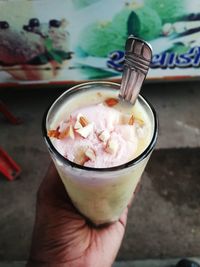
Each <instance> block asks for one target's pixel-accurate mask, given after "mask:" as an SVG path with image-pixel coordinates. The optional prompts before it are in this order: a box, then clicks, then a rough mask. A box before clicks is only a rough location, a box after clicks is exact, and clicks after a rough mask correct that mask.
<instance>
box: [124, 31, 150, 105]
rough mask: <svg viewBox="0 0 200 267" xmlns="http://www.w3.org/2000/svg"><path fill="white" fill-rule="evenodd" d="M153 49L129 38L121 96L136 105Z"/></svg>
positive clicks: (133, 38) (142, 42)
mask: <svg viewBox="0 0 200 267" xmlns="http://www.w3.org/2000/svg"><path fill="white" fill-rule="evenodd" d="M151 58H152V48H151V46H150V44H148V43H147V42H145V41H143V40H141V39H139V38H136V37H134V36H132V35H131V36H129V37H128V39H127V41H126V45H125V63H124V69H123V74H122V82H121V87H120V94H119V96H120V97H121V98H122V99H124V100H126V101H128V102H130V103H131V104H134V103H135V100H136V99H137V96H138V94H139V92H140V89H141V87H142V84H143V82H144V80H145V78H146V75H147V72H148V70H149V65H150V63H151Z"/></svg>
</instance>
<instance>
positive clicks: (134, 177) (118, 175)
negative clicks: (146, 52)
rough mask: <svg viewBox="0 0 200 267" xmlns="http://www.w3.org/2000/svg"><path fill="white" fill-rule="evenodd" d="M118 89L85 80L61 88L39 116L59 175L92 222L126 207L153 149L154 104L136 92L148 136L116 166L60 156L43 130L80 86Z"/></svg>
mask: <svg viewBox="0 0 200 267" xmlns="http://www.w3.org/2000/svg"><path fill="white" fill-rule="evenodd" d="M102 87H103V88H108V89H109V90H110V89H113V90H118V91H119V88H120V85H119V84H117V83H112V82H103V81H102V82H101V81H100V82H88V83H83V84H80V85H76V86H74V87H72V88H71V89H69V90H67V91H66V92H64V93H63V94H62V95H61V96H60V97H59V98H58V99H57V100H56V101H55V102H54V103H53V104H52V105H51V107H50V108H49V109H48V111H47V112H46V114H45V115H44V119H43V135H44V139H45V142H46V144H47V147H48V150H49V152H50V155H51V157H52V159H53V161H54V164H55V166H56V168H57V170H58V173H59V175H60V178H61V179H62V182H63V184H64V186H65V188H66V191H67V193H68V195H69V196H70V198H71V200H72V202H73V204H74V206H75V207H76V208H77V209H78V210H79V211H80V212H81V213H82V214H83V215H84V216H85V217H86V218H88V219H89V220H90V221H91V222H93V223H94V224H95V225H101V224H105V223H111V222H115V221H117V220H118V219H119V217H120V215H121V214H122V212H123V211H124V209H125V208H126V207H127V205H128V203H129V201H130V200H131V198H132V196H133V194H134V192H135V189H136V187H137V185H138V183H139V182H140V179H141V175H142V173H143V171H144V168H145V166H146V164H147V162H148V160H149V158H150V155H151V152H152V151H153V149H154V147H155V144H156V139H157V132H158V124H157V117H156V113H155V110H154V108H153V107H152V106H151V104H150V103H149V102H147V100H145V99H144V98H143V97H142V96H141V95H139V97H138V100H139V102H140V104H141V105H142V106H143V108H144V109H145V111H146V112H147V114H148V115H149V118H150V122H151V124H152V129H153V131H152V138H151V140H150V142H149V144H148V146H147V147H146V148H145V149H144V151H143V152H142V153H141V154H140V155H139V156H137V157H136V158H134V159H133V160H131V161H129V162H127V163H125V164H123V165H120V166H116V167H110V168H90V167H85V166H82V165H78V164H76V163H74V162H71V161H69V160H68V159H66V158H65V157H64V156H62V155H61V154H60V153H59V152H58V151H57V150H56V148H55V147H54V146H53V144H52V142H51V140H50V138H49V137H48V135H47V133H48V130H49V126H50V125H51V122H52V120H53V118H54V116H55V114H56V113H57V112H58V110H59V109H60V107H61V106H62V104H63V103H66V101H68V100H69V99H70V98H71V97H74V96H76V94H78V93H79V92H80V90H82V91H83V90H92V89H94V88H95V89H96V88H102Z"/></svg>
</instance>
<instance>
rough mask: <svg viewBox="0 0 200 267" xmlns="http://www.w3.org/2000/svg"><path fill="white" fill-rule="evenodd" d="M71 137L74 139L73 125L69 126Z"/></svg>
mask: <svg viewBox="0 0 200 267" xmlns="http://www.w3.org/2000/svg"><path fill="white" fill-rule="evenodd" d="M69 137H71V138H72V139H74V130H73V127H72V125H70V126H69Z"/></svg>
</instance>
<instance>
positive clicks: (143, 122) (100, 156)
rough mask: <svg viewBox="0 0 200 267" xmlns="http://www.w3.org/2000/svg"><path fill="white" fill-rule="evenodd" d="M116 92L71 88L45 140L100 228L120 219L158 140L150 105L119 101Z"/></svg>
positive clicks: (48, 122)
mask: <svg viewBox="0 0 200 267" xmlns="http://www.w3.org/2000/svg"><path fill="white" fill-rule="evenodd" d="M116 89H119V87H118V85H117V84H114V83H109V82H96V83H95V82H94V83H87V84H83V85H80V86H77V87H76V88H72V89H71V90H70V91H69V92H65V93H64V94H63V95H61V97H60V98H58V99H57V100H56V101H55V102H54V104H53V105H52V107H51V108H50V110H49V112H48V113H47V117H46V119H45V127H46V128H45V136H46V137H45V140H46V143H47V144H48V147H49V150H50V154H51V156H52V159H53V161H54V163H55V166H56V168H57V170H58V172H59V175H60V177H61V179H62V181H63V184H64V186H65V188H66V190H67V192H68V194H69V196H70V198H71V200H72V202H73V204H74V205H75V207H77V209H78V210H79V211H80V212H81V213H82V214H83V215H85V216H86V217H87V218H89V220H90V221H92V222H93V223H94V224H96V225H100V224H104V223H110V222H114V221H116V220H118V219H119V217H120V215H121V213H122V212H123V210H124V209H125V208H126V206H127V204H128V202H129V201H130V199H131V197H132V196H133V193H134V192H135V190H136V187H137V185H138V183H139V181H140V177H141V175H142V172H143V170H144V168H145V166H146V164H147V161H148V159H149V157H150V154H151V153H150V152H151V151H152V148H153V146H152V140H153V143H154V142H155V137H156V135H155V132H156V121H155V117H154V115H153V113H152V112H151V109H150V107H148V106H147V104H146V102H145V101H144V100H142V98H141V97H139V99H138V100H137V101H136V103H135V104H134V105H130V104H127V103H126V102H124V101H119V98H118V94H119V90H116ZM150 143H151V145H150Z"/></svg>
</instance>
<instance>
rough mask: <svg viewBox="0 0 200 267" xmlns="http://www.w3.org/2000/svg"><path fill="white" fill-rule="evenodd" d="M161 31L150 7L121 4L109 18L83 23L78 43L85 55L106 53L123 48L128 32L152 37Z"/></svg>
mask: <svg viewBox="0 0 200 267" xmlns="http://www.w3.org/2000/svg"><path fill="white" fill-rule="evenodd" d="M161 33H162V23H161V19H160V17H159V15H158V14H157V12H156V11H154V10H153V9H151V8H150V7H148V6H147V7H139V8H137V9H133V8H132V6H128V7H125V8H123V9H122V10H121V11H119V12H118V13H117V14H115V15H114V16H113V18H112V20H110V21H97V22H94V23H91V24H89V25H87V26H86V27H85V28H84V29H83V31H82V33H81V34H80V36H79V47H80V48H81V50H82V51H83V52H85V53H86V55H90V56H96V57H107V56H108V55H109V53H111V52H113V51H115V50H121V51H123V50H124V43H125V41H126V39H127V37H128V35H130V34H133V35H134V36H137V37H140V38H143V39H145V40H147V41H148V40H152V39H154V38H156V37H158V36H159V35H160V34H161Z"/></svg>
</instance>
